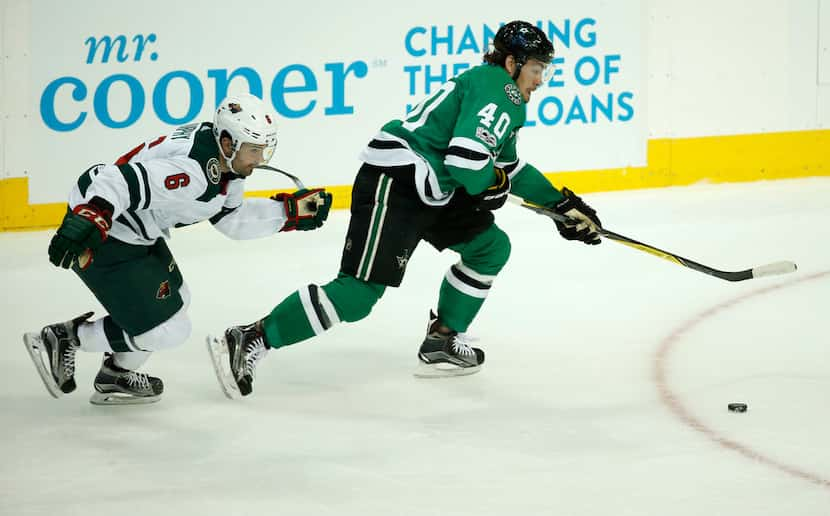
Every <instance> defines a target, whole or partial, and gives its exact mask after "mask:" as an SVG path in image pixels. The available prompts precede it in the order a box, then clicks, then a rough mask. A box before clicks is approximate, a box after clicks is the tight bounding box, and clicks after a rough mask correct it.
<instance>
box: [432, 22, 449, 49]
mask: <svg viewBox="0 0 830 516" xmlns="http://www.w3.org/2000/svg"><path fill="white" fill-rule="evenodd" d="M431 29H432V33H431V36H432V40H431V43H432V46H431V51H432V53H431V54H430V55H433V56H437V55H438V45H441V44H443V45H446V46H447V54H449V55H452V33H453V26H452V25H450V26H448V27H447V35H446V36H439V35H438V27H436V26H435V25H433V26H432V27H431Z"/></svg>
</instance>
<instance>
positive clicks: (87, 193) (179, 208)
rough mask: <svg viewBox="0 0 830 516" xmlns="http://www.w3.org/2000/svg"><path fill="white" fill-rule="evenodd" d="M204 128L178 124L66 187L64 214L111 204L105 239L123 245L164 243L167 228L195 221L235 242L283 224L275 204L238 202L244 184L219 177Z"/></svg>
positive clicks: (212, 142)
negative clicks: (95, 202)
mask: <svg viewBox="0 0 830 516" xmlns="http://www.w3.org/2000/svg"><path fill="white" fill-rule="evenodd" d="M212 129H213V124H212V123H210V122H202V123H194V124H188V125H184V126H181V127H179V128H177V129H176V130H175V131H173V133H172V134H170V135H169V136H162V137H160V138H158V139H156V140H154V141H152V142H145V143H142V144H141V145H139V146H138V147H136V148H134V149H133V150H131V151H130V152H128V153H127V154H125V155H124V156H122V157H121V158H119V159H118V161H116V163H115V164H114V165H95V166H93V167H91V168H90V169H89V170H87V171H86V172H84V173H83V174H82V175H81V177H80V178H79V179H78V182H77V184H76V185H75V186H74V187H73V188H72V192H71V193H70V195H69V206H70V208H75V206H77V205H79V204H84V203H86V202H88V201H89V200H90V199H92V198H93V197H95V196H98V197H100V198H102V199H104V200H106V201H107V202H109V203H110V204H112V206H113V214H112V219H113V220H112V222H113V224H112V228H111V229H110V232H109V235H110V236H111V237H113V238H116V239H118V240H120V241H122V242H126V243H128V244H137V245H150V244H152V243H153V242H155V241H156V239H158V238H159V237H162V238H170V232H169V229H170V228H171V227H181V226H187V225H190V224H195V223H197V222H201V221H203V220H210V221H211V223H212V224H213V225H214V226H215V227H216V229H218V230H219V231H221V232H222V233H224V234H225V235H227V236H228V237H230V238H233V239H237V240H243V239H251V238H260V237H265V236H269V235H273V234H274V233H277V232H278V231H279V230H280V229H282V227H283V224H284V223H285V210H284V209H283V207H282V203H278V202H274V201H272V200H271V199H261V198H254V199H243V194H244V190H245V187H244V184H245V182H244V178H242V177H240V176H237V175H236V174H233V173H231V172H226V173H224V174H222V173H221V172H220V168H219V159H220V154H219V147H218V145H217V144H216V140H215V139H214V137H213V131H212Z"/></svg>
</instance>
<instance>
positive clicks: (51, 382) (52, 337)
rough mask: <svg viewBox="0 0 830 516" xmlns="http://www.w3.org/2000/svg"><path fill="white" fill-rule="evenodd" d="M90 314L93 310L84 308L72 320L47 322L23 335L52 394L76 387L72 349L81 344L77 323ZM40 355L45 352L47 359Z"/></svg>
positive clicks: (44, 382)
mask: <svg viewBox="0 0 830 516" xmlns="http://www.w3.org/2000/svg"><path fill="white" fill-rule="evenodd" d="M92 314H93V312H87V313H85V314H83V315H81V316H79V317H76V318H74V319H72V320H71V321H66V322H62V323H56V324H50V325H49V326H46V327H44V328H43V329H42V330H41V331H40V334H39V335H38V334H36V333H26V334H24V335H23V343H24V344H25V346H26V349H27V350H28V351H29V356H30V357H31V358H32V361H33V362H34V363H35V367H36V368H37V371H38V374H40V377H41V379H42V380H43V384H44V385H45V386H46V390H48V391H49V394H51V395H52V396H53V397H55V398H59V397H61V396H62V395H63V394H68V393H70V392H72V391H74V390H75V352H76V351H77V350H78V348H79V347H80V345H81V343H80V341H79V340H78V326H80V325H81V323H83V322H84V321H86V320H87V319H89V318H90V317H92ZM43 355H46V357H47V358H46V360H44V358H43Z"/></svg>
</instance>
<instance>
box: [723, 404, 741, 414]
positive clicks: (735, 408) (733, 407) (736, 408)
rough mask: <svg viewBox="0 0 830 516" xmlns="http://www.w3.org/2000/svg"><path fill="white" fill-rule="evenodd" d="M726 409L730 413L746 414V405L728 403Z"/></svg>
mask: <svg viewBox="0 0 830 516" xmlns="http://www.w3.org/2000/svg"><path fill="white" fill-rule="evenodd" d="M726 407H727V408H728V409H729V411H730V412H746V403H730V404H729V405H727V406H726Z"/></svg>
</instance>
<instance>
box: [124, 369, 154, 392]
mask: <svg viewBox="0 0 830 516" xmlns="http://www.w3.org/2000/svg"><path fill="white" fill-rule="evenodd" d="M125 378H126V379H127V385H129V386H130V387H133V388H138V390H142V391H149V390H150V379H149V378H148V377H147V375H146V374H144V373H136V372H135V371H130V372H129V373H127V375H126V376H125Z"/></svg>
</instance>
